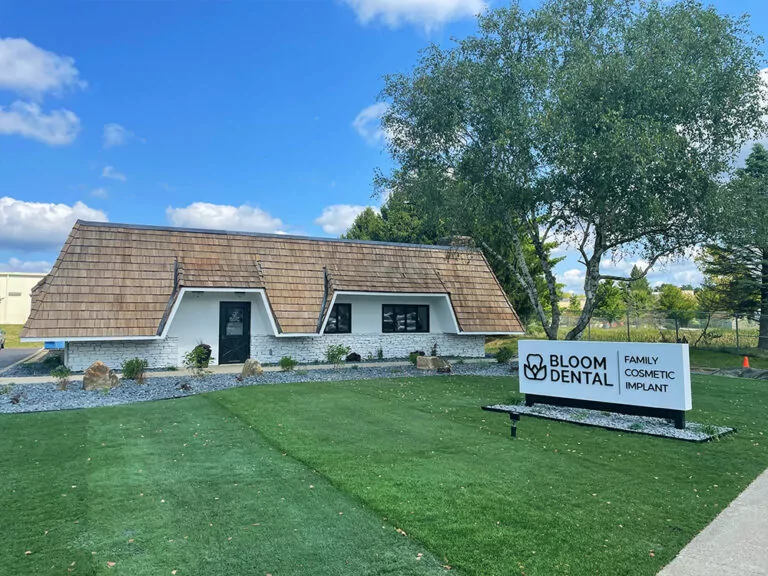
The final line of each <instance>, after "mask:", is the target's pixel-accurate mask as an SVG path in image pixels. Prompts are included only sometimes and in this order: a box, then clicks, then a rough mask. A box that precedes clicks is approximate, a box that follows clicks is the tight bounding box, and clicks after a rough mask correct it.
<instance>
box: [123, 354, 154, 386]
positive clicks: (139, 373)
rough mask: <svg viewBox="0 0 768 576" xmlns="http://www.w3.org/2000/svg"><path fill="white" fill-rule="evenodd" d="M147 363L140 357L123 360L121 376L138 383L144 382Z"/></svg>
mask: <svg viewBox="0 0 768 576" xmlns="http://www.w3.org/2000/svg"><path fill="white" fill-rule="evenodd" d="M148 366H149V363H148V362H147V361H146V360H143V359H142V358H131V359H130V360H126V361H125V362H123V366H122V370H123V378H127V379H128V380H136V382H138V383H139V384H144V372H145V371H146V369H147V367H148Z"/></svg>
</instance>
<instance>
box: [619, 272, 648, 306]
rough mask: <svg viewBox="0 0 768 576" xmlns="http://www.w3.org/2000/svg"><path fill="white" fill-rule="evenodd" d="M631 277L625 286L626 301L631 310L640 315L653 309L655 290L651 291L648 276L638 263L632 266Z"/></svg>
mask: <svg viewBox="0 0 768 576" xmlns="http://www.w3.org/2000/svg"><path fill="white" fill-rule="evenodd" d="M629 277H630V279H631V280H630V281H629V282H626V283H625V284H624V286H623V289H624V301H625V302H626V304H627V308H629V310H630V312H631V313H633V314H635V316H637V317H639V316H640V314H642V313H643V312H645V311H647V310H650V309H651V307H652V305H653V292H652V291H651V285H650V283H649V282H648V278H646V277H645V274H643V271H642V270H641V269H640V268H639V267H638V266H637V265H634V266H632V270H631V272H630V273H629Z"/></svg>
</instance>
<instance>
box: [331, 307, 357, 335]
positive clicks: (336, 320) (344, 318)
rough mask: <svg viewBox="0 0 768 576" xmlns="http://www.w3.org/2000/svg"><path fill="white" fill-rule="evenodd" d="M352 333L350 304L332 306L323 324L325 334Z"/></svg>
mask: <svg viewBox="0 0 768 576" xmlns="http://www.w3.org/2000/svg"><path fill="white" fill-rule="evenodd" d="M350 332H352V304H334V305H333V308H332V309H331V313H330V314H329V315H328V322H326V324H325V333H326V334H349V333H350Z"/></svg>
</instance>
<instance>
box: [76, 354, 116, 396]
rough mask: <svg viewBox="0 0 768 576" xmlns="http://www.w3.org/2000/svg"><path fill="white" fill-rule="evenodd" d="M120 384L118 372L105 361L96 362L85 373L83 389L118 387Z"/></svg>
mask: <svg viewBox="0 0 768 576" xmlns="http://www.w3.org/2000/svg"><path fill="white" fill-rule="evenodd" d="M118 386H120V379H119V378H118V377H117V374H115V371H114V370H110V369H109V366H107V365H106V364H104V363H103V362H98V361H97V362H94V363H93V364H91V365H90V366H89V367H88V370H86V371H85V372H84V373H83V390H95V389H97V388H117V387H118Z"/></svg>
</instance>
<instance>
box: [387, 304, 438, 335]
mask: <svg viewBox="0 0 768 576" xmlns="http://www.w3.org/2000/svg"><path fill="white" fill-rule="evenodd" d="M381 331H382V332H429V306H416V305H410V304H408V305H399V304H384V305H383V306H382V307H381Z"/></svg>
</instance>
